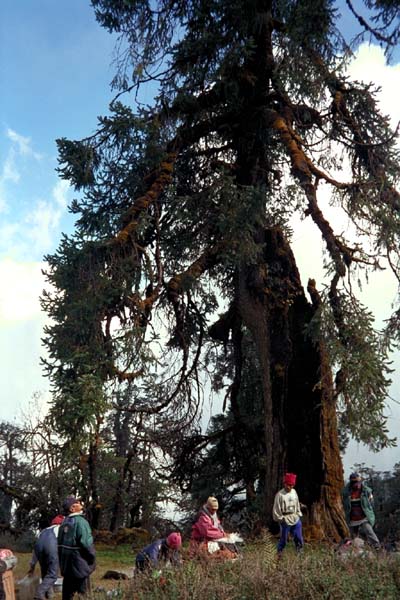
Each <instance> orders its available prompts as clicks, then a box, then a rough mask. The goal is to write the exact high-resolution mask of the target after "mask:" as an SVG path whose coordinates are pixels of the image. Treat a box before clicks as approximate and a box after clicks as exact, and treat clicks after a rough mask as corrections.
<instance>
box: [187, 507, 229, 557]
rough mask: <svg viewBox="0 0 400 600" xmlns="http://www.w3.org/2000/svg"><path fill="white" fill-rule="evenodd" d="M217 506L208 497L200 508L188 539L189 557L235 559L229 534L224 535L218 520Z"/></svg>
mask: <svg viewBox="0 0 400 600" xmlns="http://www.w3.org/2000/svg"><path fill="white" fill-rule="evenodd" d="M218 507H219V504H218V500H217V498H215V497H214V496H210V497H209V498H208V499H207V502H206V503H205V504H204V505H203V507H202V508H201V510H200V512H199V514H198V517H197V520H196V522H195V523H194V525H193V526H192V534H191V538H190V556H191V557H192V558H193V557H195V556H200V557H204V558H213V559H219V560H226V559H232V558H237V552H236V551H235V549H234V547H233V548H232V549H231V548H229V547H228V546H227V544H229V538H230V534H229V533H226V532H225V531H224V529H223V527H222V525H221V522H220V520H219V519H218V515H217V510H218Z"/></svg>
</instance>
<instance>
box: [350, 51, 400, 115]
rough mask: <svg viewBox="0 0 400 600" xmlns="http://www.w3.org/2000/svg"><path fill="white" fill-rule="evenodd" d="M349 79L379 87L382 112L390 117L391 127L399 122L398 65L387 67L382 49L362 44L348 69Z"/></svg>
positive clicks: (399, 72) (399, 67) (399, 66)
mask: <svg viewBox="0 0 400 600" xmlns="http://www.w3.org/2000/svg"><path fill="white" fill-rule="evenodd" d="M348 75H349V76H350V78H351V79H353V80H357V81H363V82H365V83H371V82H372V83H373V84H374V86H378V87H381V91H380V93H379V104H380V108H381V110H382V112H383V113H384V114H386V115H388V116H390V120H391V123H392V126H394V127H396V126H397V123H398V122H399V121H400V103H399V101H398V96H399V93H400V64H399V63H397V64H395V65H388V64H386V61H385V55H384V52H383V49H382V48H380V47H379V46H375V45H370V44H367V43H364V44H362V45H361V46H360V48H359V49H358V51H357V52H356V54H355V57H354V60H353V61H352V62H351V63H350V65H349V68H348Z"/></svg>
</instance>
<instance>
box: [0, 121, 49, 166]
mask: <svg viewBox="0 0 400 600" xmlns="http://www.w3.org/2000/svg"><path fill="white" fill-rule="evenodd" d="M7 137H8V139H10V140H11V141H12V142H13V144H14V146H15V147H16V149H17V151H18V153H19V154H21V155H22V156H32V157H33V158H35V159H36V160H41V158H42V155H41V154H39V153H38V152H34V150H33V148H32V141H31V138H29V137H25V136H23V135H21V134H19V133H17V132H16V131H14V130H13V129H10V128H8V129H7Z"/></svg>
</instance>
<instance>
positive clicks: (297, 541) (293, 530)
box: [278, 519, 304, 552]
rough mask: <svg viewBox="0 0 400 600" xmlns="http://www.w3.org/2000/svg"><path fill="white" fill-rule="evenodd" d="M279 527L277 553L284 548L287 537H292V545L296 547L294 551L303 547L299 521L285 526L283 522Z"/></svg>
mask: <svg viewBox="0 0 400 600" xmlns="http://www.w3.org/2000/svg"><path fill="white" fill-rule="evenodd" d="M280 527H281V537H280V538H279V542H278V552H282V550H283V549H284V547H285V546H286V544H287V541H288V535H289V533H290V535H291V536H292V537H293V541H294V545H295V546H296V550H297V551H299V550H301V549H302V547H303V546H304V540H303V530H302V527H301V519H299V520H298V521H297V523H296V524H295V525H286V523H285V522H283V523H281V524H280Z"/></svg>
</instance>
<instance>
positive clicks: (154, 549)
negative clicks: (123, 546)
mask: <svg viewBox="0 0 400 600" xmlns="http://www.w3.org/2000/svg"><path fill="white" fill-rule="evenodd" d="M167 558H168V559H169V560H170V561H171V563H172V564H178V563H179V552H178V550H171V549H169V548H168V546H167V543H166V541H165V539H161V540H156V541H155V542H152V543H151V544H149V545H148V546H146V547H145V548H143V550H141V551H140V552H139V553H138V555H137V556H136V562H137V563H145V564H148V565H151V566H153V567H156V566H157V565H158V562H159V561H160V560H163V561H166V560H167Z"/></svg>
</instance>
